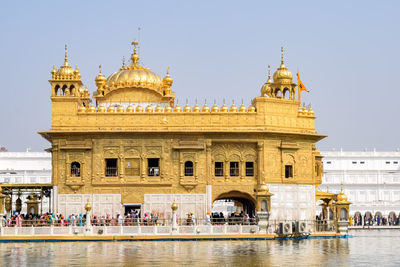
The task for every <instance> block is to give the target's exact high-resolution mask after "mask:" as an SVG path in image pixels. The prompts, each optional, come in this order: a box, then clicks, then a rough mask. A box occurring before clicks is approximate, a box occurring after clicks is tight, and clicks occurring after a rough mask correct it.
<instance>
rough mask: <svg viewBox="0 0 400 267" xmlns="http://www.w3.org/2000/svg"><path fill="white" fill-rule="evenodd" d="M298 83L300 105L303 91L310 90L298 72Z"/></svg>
mask: <svg viewBox="0 0 400 267" xmlns="http://www.w3.org/2000/svg"><path fill="white" fill-rule="evenodd" d="M297 83H298V85H299V106H300V105H301V92H302V91H306V92H308V90H307V88H306V87H305V86H304V84H303V83H302V82H301V80H300V75H299V73H298V72H297Z"/></svg>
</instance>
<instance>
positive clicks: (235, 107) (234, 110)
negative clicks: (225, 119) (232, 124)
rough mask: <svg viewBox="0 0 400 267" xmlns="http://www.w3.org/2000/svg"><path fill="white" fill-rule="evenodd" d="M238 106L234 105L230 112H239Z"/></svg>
mask: <svg viewBox="0 0 400 267" xmlns="http://www.w3.org/2000/svg"><path fill="white" fill-rule="evenodd" d="M237 110H238V109H237V106H236V105H235V104H232V106H231V108H230V109H229V111H230V112H237Z"/></svg>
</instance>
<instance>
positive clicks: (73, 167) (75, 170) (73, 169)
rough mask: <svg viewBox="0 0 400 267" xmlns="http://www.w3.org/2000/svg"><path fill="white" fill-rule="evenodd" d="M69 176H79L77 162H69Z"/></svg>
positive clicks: (79, 170)
mask: <svg viewBox="0 0 400 267" xmlns="http://www.w3.org/2000/svg"><path fill="white" fill-rule="evenodd" d="M71 177H81V164H80V163H79V162H76V161H74V162H72V163H71Z"/></svg>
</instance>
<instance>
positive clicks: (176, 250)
mask: <svg viewBox="0 0 400 267" xmlns="http://www.w3.org/2000/svg"><path fill="white" fill-rule="evenodd" d="M398 233H399V231H397V233H396V234H394V235H390V234H386V235H385V236H382V235H379V233H378V232H376V233H374V234H369V235H367V236H356V237H353V238H349V239H308V240H297V241H296V240H284V241H273V240H269V241H197V242H195V241H184V242H165V241H163V242H154V241H147V242H66V243H64V242H59V243H0V265H1V266H180V265H183V266H242V267H246V266H369V265H372V266H378V265H379V266H400V235H399V234H398Z"/></svg>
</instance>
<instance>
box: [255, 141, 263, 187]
mask: <svg viewBox="0 0 400 267" xmlns="http://www.w3.org/2000/svg"><path fill="white" fill-rule="evenodd" d="M263 152H264V142H261V141H259V142H257V169H258V171H257V182H258V184H262V183H263V182H265V179H264V177H263V172H264V160H263V158H264V157H263Z"/></svg>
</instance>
